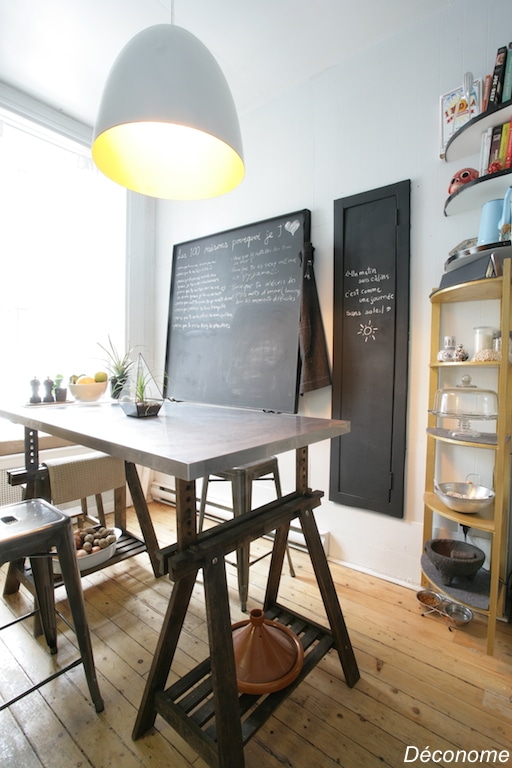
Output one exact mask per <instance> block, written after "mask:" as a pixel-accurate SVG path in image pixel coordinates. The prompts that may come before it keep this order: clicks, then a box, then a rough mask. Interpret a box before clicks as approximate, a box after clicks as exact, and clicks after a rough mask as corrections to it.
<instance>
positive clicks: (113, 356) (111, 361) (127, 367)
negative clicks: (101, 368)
mask: <svg viewBox="0 0 512 768" xmlns="http://www.w3.org/2000/svg"><path fill="white" fill-rule="evenodd" d="M98 346H100V347H101V348H102V350H103V351H104V352H106V354H107V357H106V360H105V367H106V369H107V371H108V373H109V374H110V394H111V395H112V397H113V398H114V399H115V400H118V399H119V397H120V395H121V392H122V390H123V387H124V386H125V384H126V382H127V381H128V377H129V376H130V372H131V370H132V368H133V360H132V359H131V357H130V355H131V353H132V351H133V350H132V349H129V350H128V352H125V353H124V354H122V353H120V352H118V351H117V349H116V347H115V346H114V344H113V343H112V339H111V338H110V336H109V337H108V347H105V346H103V344H100V343H99V342H98Z"/></svg>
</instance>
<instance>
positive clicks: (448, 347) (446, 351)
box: [437, 336, 455, 363]
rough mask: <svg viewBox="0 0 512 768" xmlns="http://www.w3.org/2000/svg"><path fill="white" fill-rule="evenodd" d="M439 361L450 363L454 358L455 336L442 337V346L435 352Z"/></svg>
mask: <svg viewBox="0 0 512 768" xmlns="http://www.w3.org/2000/svg"><path fill="white" fill-rule="evenodd" d="M437 359H438V361H439V362H440V363H451V362H452V360H454V359H455V336H445V337H444V348H443V349H440V350H439V352H438V353H437Z"/></svg>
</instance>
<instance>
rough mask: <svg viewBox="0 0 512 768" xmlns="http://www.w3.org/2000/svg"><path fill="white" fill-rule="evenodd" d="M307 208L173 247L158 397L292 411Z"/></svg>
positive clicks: (295, 397) (296, 388) (295, 404)
mask: <svg viewBox="0 0 512 768" xmlns="http://www.w3.org/2000/svg"><path fill="white" fill-rule="evenodd" d="M310 230H311V213H310V211H309V210H307V209H303V210H300V211H295V212H292V213H288V214H284V215H282V216H276V217H273V218H270V219H264V220H262V221H259V222H255V223H252V224H247V225H244V226H242V227H236V228H234V229H229V230H225V231H223V232H219V233H215V234H212V235H207V236H205V237H201V238H197V239H195V240H189V241H187V242H185V243H179V244H176V245H175V246H174V248H173V264H172V276H171V291H170V300H169V317H168V328H167V348H166V363H165V390H164V394H165V396H166V397H169V398H171V399H174V400H180V401H188V402H198V403H208V404H210V405H223V406H235V407H242V408H256V409H262V410H268V411H276V412H283V413H296V412H297V409H298V394H299V371H300V354H299V330H300V299H301V292H302V263H301V254H302V251H303V248H304V244H305V243H306V242H309V240H310Z"/></svg>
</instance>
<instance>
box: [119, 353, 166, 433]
mask: <svg viewBox="0 0 512 768" xmlns="http://www.w3.org/2000/svg"><path fill="white" fill-rule="evenodd" d="M119 402H120V404H121V408H122V409H123V411H124V412H125V413H126V415H127V416H134V417H136V418H139V419H140V418H147V417H148V416H157V415H158V412H159V411H160V408H161V407H162V403H163V397H162V395H161V393H160V390H159V388H158V386H157V384H156V382H155V380H154V378H153V375H152V373H151V371H150V370H149V368H148V366H147V364H146V361H145V360H144V358H143V356H142V355H141V354H139V356H138V358H137V364H136V365H135V366H134V368H133V370H132V371H131V373H130V377H129V379H128V381H127V382H126V384H125V385H124V387H123V389H122V392H121V395H120V398H119Z"/></svg>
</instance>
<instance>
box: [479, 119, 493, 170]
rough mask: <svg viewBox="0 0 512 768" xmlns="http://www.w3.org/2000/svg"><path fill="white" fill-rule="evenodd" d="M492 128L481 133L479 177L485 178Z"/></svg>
mask: <svg viewBox="0 0 512 768" xmlns="http://www.w3.org/2000/svg"><path fill="white" fill-rule="evenodd" d="M491 138H492V126H489V128H487V130H486V131H484V132H483V133H482V145H481V149H480V176H486V175H487V173H488V171H487V169H488V168H489V153H490V151H491Z"/></svg>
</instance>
